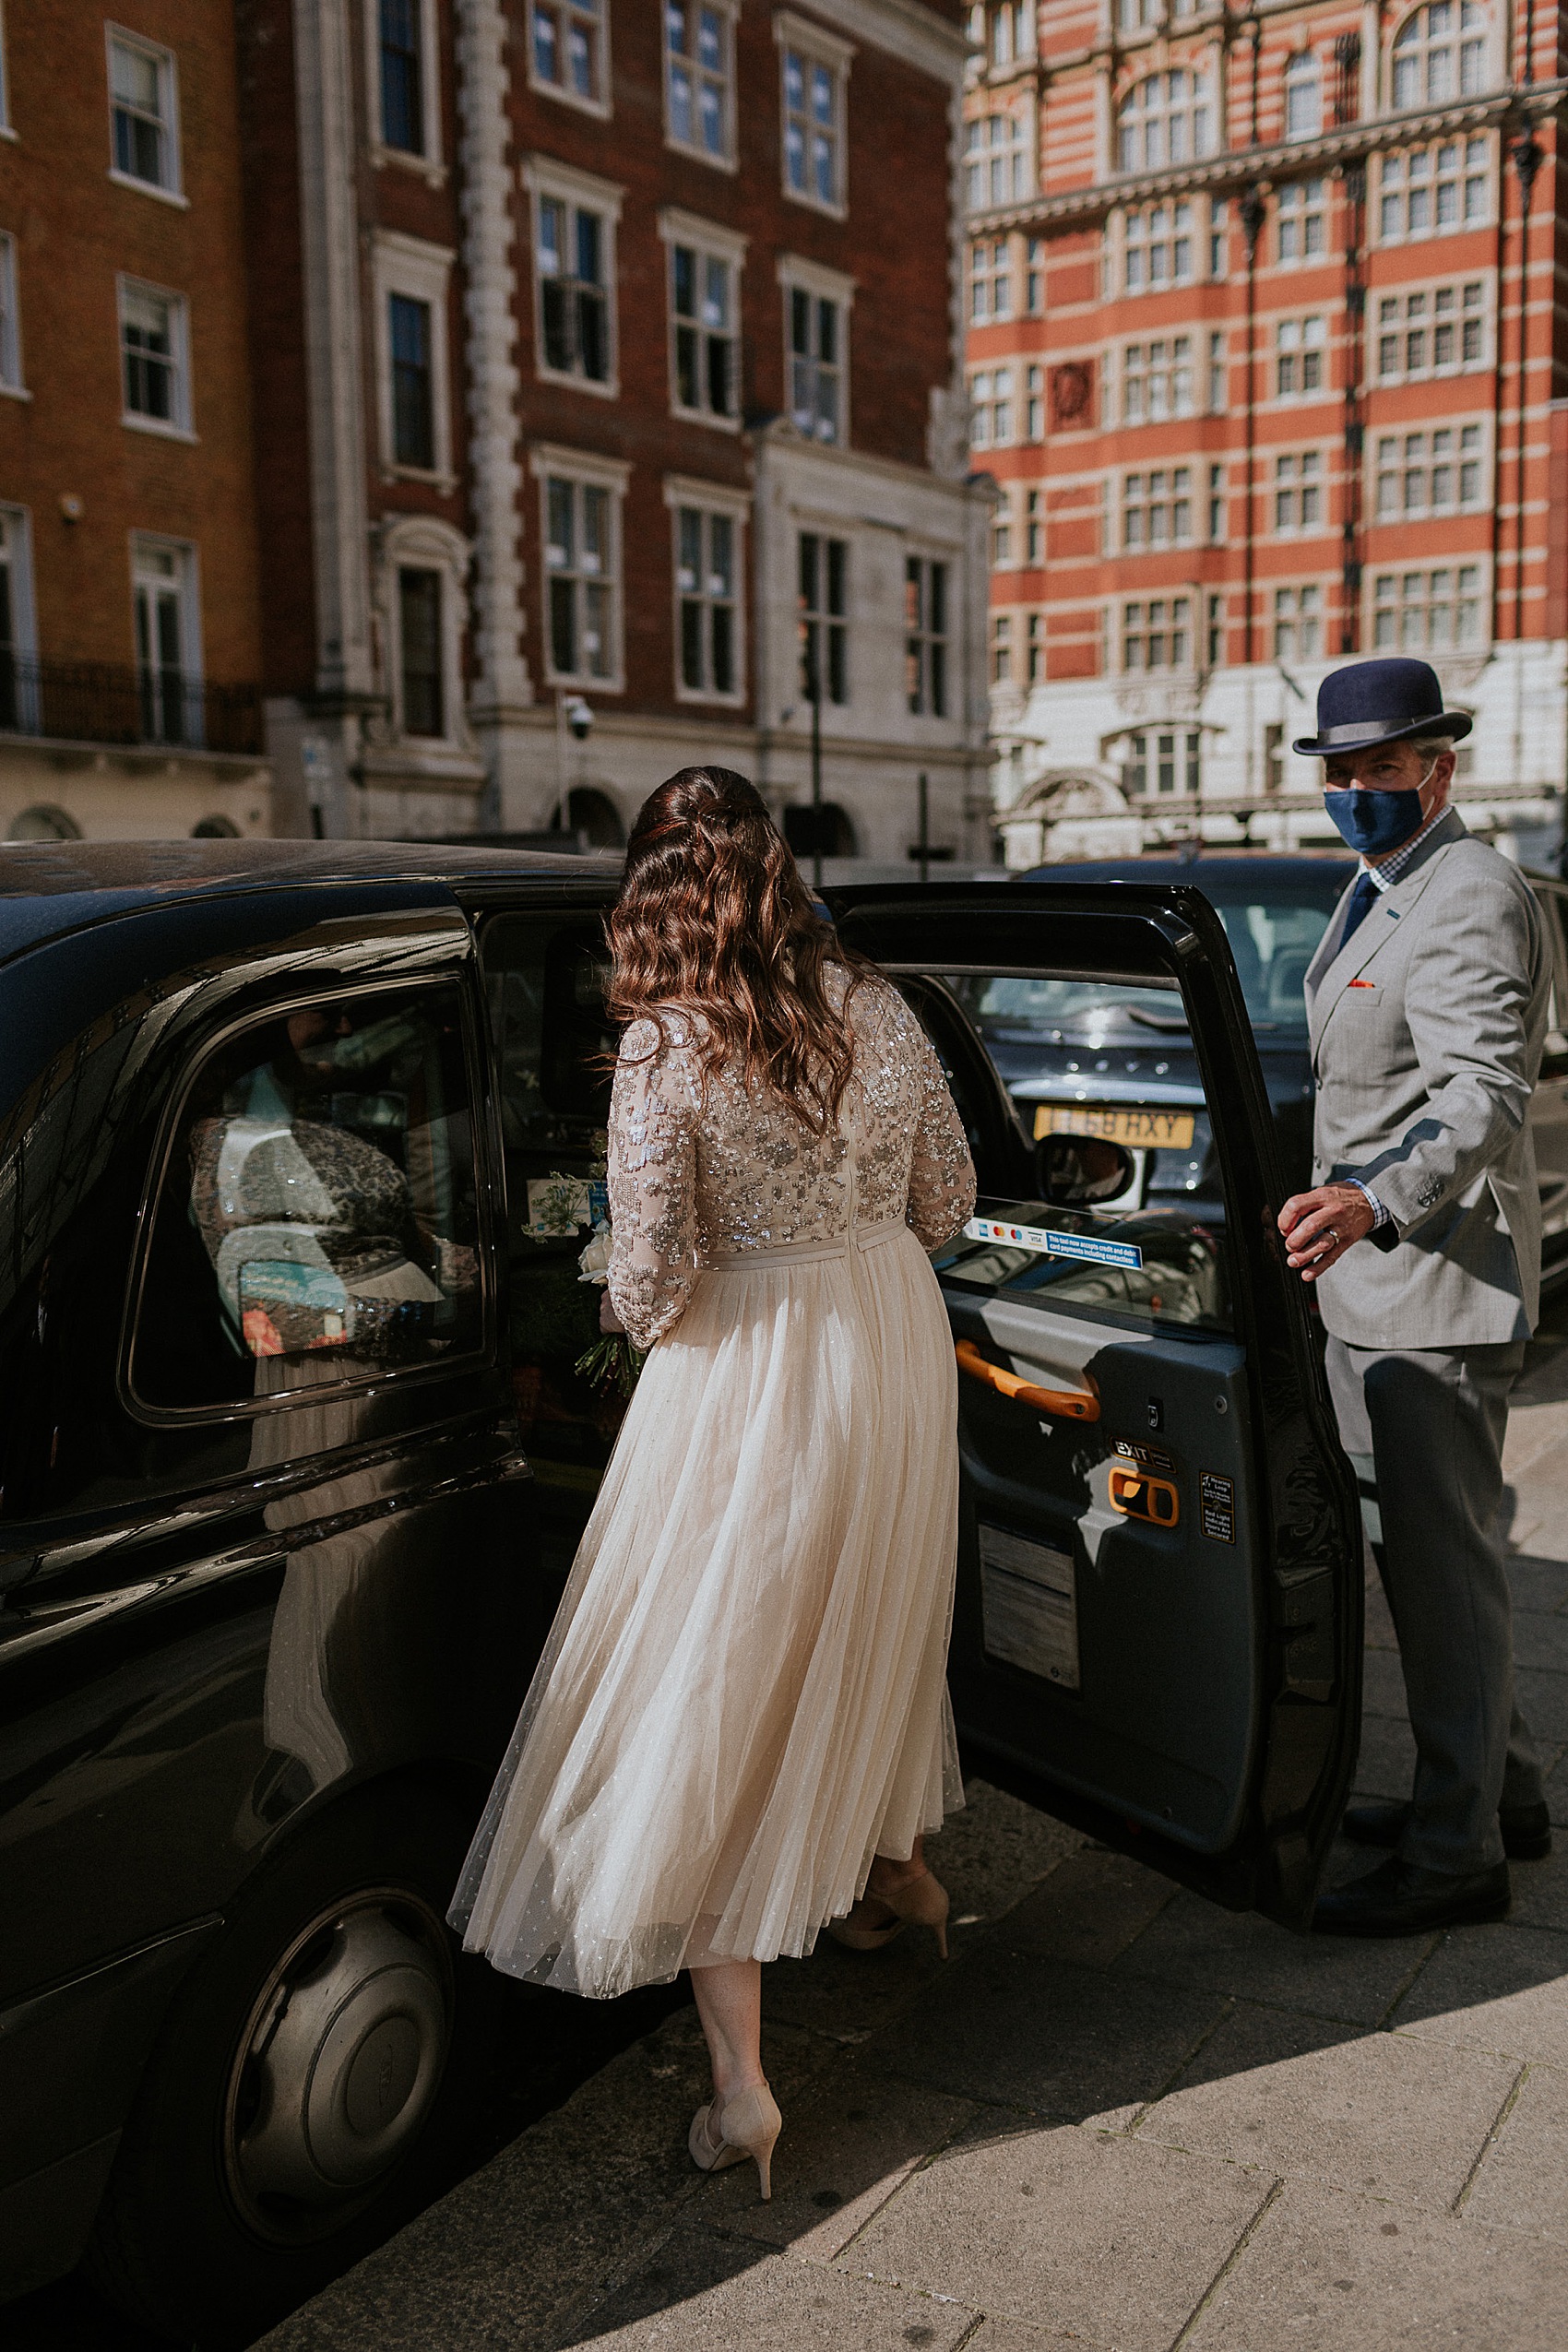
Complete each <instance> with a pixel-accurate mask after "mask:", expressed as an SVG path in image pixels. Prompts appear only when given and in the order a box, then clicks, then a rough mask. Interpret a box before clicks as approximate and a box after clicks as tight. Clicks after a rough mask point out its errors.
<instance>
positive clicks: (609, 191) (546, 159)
mask: <svg viewBox="0 0 1568 2352" xmlns="http://www.w3.org/2000/svg"><path fill="white" fill-rule="evenodd" d="M522 176H523V185H524V186H525V187H526V188H527V190H528V192H529V276H530V278H531V279H532V283H533V370H534V374H535V375H537V376H538V377H539V379H540V382H541V383H543V384H564V385H566V386H569V387H570V388H571V389H572V390H573V391H576V392H586V393H588V395H589V396H590V397H591V398H594V399H596V400H618V399H619V398H620V397H621V319H620V310H621V306H620V303H619V301H618V299H617V288H618V278H619V269H618V264H617V258H616V256H617V252H618V248H619V242H620V231H621V206H622V202H623V199H624V196H625V190H624V188H623V187H621V186H620V185H619V184H617V183H616V182H615V181H613V180H601V179H600V178H598V177H597V175H596V174H595V173H593V172H579V171H578V170H577V169H576V167H575V166H574V165H572V164H569V163H558V162H557V161H556V160H555V159H554V157H553V156H549V155H529V156H528V157H527V158H526V159H525V160H524V163H523V174H522ZM544 197H551V198H553V200H554V201H555V202H556V203H557V204H565V205H574V206H577V207H579V208H581V209H582V210H584V211H589V212H597V213H598V214H599V215H600V218H601V220H603V223H604V244H603V255H604V317H605V337H606V339H607V341H608V343H609V347H610V350H609V358H610V372H609V374H607V375H606V376H605V378H604V381H603V382H602V383H600V381H599V380H598V378H597V377H595V376H591V375H578V374H574V373H573V371H572V370H571V369H570V368H561V367H549V366H547V365H546V363H545V357H544V279H543V276H542V274H541V272H540V266H539V208H540V200H541V199H542V198H544Z"/></svg>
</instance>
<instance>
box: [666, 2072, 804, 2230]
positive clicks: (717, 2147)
mask: <svg viewBox="0 0 1568 2352" xmlns="http://www.w3.org/2000/svg"><path fill="white" fill-rule="evenodd" d="M782 2128H783V2118H782V2117H781V2116H780V2114H779V2112H778V2107H777V2105H776V2103H775V2101H774V2097H773V2093H772V2092H771V2091H770V2090H769V2089H768V2087H767V2085H766V2083H748V2084H747V2085H745V2087H744V2089H743V2090H739V2091H731V2094H730V2097H728V2098H727V2099H726V2100H725V2101H724V2103H723V2105H722V2107H720V2105H719V2101H718V2100H717V2099H710V2100H709V2101H708V2103H707V2106H706V2107H699V2108H698V2109H697V2111H696V2113H695V2115H694V2116H693V2118H692V2128H691V2130H690V2132H688V2133H687V2134H686V2146H687V2148H688V2149H689V2150H690V2152H691V2158H692V2162H693V2163H694V2164H695V2165H696V2166H697V2167H698V2168H699V2170H701V2171H703V2172H727V2171H728V2170H729V2168H730V2167H731V2165H732V2164H744V2162H745V2160H746V2158H747V2157H748V2156H750V2157H751V2158H752V2159H753V2161H754V2164H755V2166H756V2168H757V2179H758V2180H760V2182H761V2183H762V2201H763V2204H769V2203H770V2202H771V2200H772V2196H773V2178H772V2168H773V2144H774V2142H775V2141H776V2140H777V2139H778V2134H779V2132H780V2131H781V2130H782Z"/></svg>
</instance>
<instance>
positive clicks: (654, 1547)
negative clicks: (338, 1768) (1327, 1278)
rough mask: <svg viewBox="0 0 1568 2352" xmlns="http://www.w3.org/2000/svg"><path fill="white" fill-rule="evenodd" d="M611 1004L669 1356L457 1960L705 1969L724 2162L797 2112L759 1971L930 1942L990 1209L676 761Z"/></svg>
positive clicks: (626, 1297) (505, 1784) (746, 796)
mask: <svg viewBox="0 0 1568 2352" xmlns="http://www.w3.org/2000/svg"><path fill="white" fill-rule="evenodd" d="M609 936H610V944H611V949H612V956H613V959H614V970H613V979H612V992H611V998H610V1004H611V1010H612V1014H613V1015H614V1016H616V1017H617V1018H618V1019H621V1020H624V1022H625V1023H626V1024H627V1027H626V1029H625V1033H624V1038H623V1039H622V1044H621V1051H620V1058H619V1061H618V1063H617V1065H616V1072H615V1083H614V1090H613V1097H612V1109H611V1118H610V1205H611V1214H612V1223H613V1242H612V1254H611V1264H610V1279H609V1290H608V1299H607V1302H606V1309H605V1318H604V1319H605V1321H606V1327H607V1328H610V1329H612V1330H615V1329H624V1330H625V1331H627V1332H628V1333H629V1334H630V1335H631V1337H632V1339H633V1341H634V1342H635V1344H636V1346H637V1347H638V1348H647V1349H649V1350H650V1353H649V1355H648V1358H647V1364H646V1366H645V1368H644V1371H643V1373H642V1377H641V1380H640V1381H639V1383H638V1385H637V1388H636V1394H635V1395H634V1396H633V1399H632V1405H631V1409H630V1411H629V1412H628V1414H627V1417H626V1420H625V1423H624V1427H623V1430H622V1432H621V1436H620V1440H619V1443H618V1444H617V1446H616V1449H615V1453H614V1456H613V1458H612V1461H611V1464H610V1467H609V1469H608V1471H607V1473H606V1475H605V1479H604V1483H603V1486H602V1487H601V1489H600V1494H599V1498H598V1501H597V1503H596V1505H595V1508H594V1511H593V1515H592V1517H591V1518H590V1519H589V1521H588V1527H587V1530H586V1532H585V1534H584V1537H583V1540H582V1545H581V1549H580V1550H579V1551H578V1553H577V1557H576V1563H575V1565H574V1568H573V1571H572V1574H571V1578H570V1580H569V1582H568V1584H567V1586H566V1590H565V1594H564V1598H563V1599H562V1603H561V1608H560V1610H559V1612H558V1614H557V1617H556V1620H555V1623H554V1626H553V1629H552V1633H551V1636H550V1640H549V1642H548V1644H547V1645H546V1647H545V1651H544V1655H543V1657H541V1659H540V1664H539V1668H538V1670H537V1672H536V1673H535V1675H534V1679H533V1682H532V1685H531V1687H530V1689H529V1694H528V1698H527V1701H526V1703H525V1705H524V1707H523V1711H522V1715H521V1717H520V1718H519V1721H518V1724H517V1731H516V1734H515V1735H514V1738H513V1740H512V1743H511V1746H510V1748H509V1750H508V1752H507V1754H506V1758H505V1763H504V1764H503V1766H502V1769H501V1772H500V1775H499V1776H498V1778H497V1780H496V1783H495V1787H494V1789H493V1792H492V1795H491V1800H490V1803H489V1805H488V1806H487V1808H486V1811H485V1813H484V1817H483V1820H482V1821H481V1824H480V1827H479V1831H478V1833H477V1835H476V1836H475V1839H474V1843H473V1847H472V1848H471V1850H470V1852H469V1858H468V1861H467V1863H466V1864H465V1866H464V1870H463V1874H462V1878H461V1880H460V1882H459V1884H458V1888H457V1895H456V1897H455V1899H454V1904H453V1909H452V1914H451V1916H452V1920H453V1924H454V1925H455V1926H457V1927H459V1928H461V1929H463V1930H464V1942H465V1944H466V1946H467V1948H468V1949H469V1951H478V1952H483V1953H485V1954H488V1956H489V1958H490V1959H491V1960H492V1961H493V1964H494V1966H496V1967H498V1968H502V1969H505V1970H506V1971H507V1972H508V1973H509V1974H511V1975H514V1976H518V1977H526V1978H532V1979H533V1980H535V1981H536V1982H540V1983H543V1984H550V1985H556V1986H560V1987H564V1989H565V1990H569V1991H572V1992H577V1993H584V1994H588V1995H590V1996H593V1997H597V1998H606V1997H608V1996H611V1995H612V1994H616V1993H622V1992H625V1991H626V1990H629V1988H631V1987H632V1986H634V1985H640V1984H648V1983H657V1982H665V1981H668V1980H669V1979H670V1978H672V1977H673V1976H674V1975H675V1974H676V1972H677V1971H678V1970H679V1969H681V1968H689V1969H690V1970H691V1972H692V1985H693V1989H694V1991H695V1996H696V2005H697V2011H698V2014H699V2015H700V2017H701V2019H702V2026H703V2032H704V2034H705V2035H706V2037H707V2046H708V2051H709V2055H710V2057H711V2059H712V2062H713V2098H712V2101H711V2103H710V2104H709V2105H707V2106H705V2107H703V2108H699V2110H698V2112H697V2114H696V2116H695V2120H694V2121H693V2124H692V2130H691V2137H690V2147H691V2153H692V2156H693V2157H694V2159H695V2162H696V2163H697V2164H698V2165H700V2166H701V2167H702V2168H704V2169H705V2170H716V2169H718V2168H720V2167H722V2166H725V2165H729V2164H735V2163H740V2162H742V2161H743V2159H744V2158H745V2157H746V2156H752V2157H754V2159H755V2161H756V2165H757V2169H758V2173H759V2176H760V2180H761V2185H762V2193H763V2195H764V2196H765V2197H766V2196H767V2195H768V2194H769V2163H770V2159H771V2156H772V2150H773V2144H774V2141H775V2140H776V2139H777V2137H778V2130H779V2116H778V2108H777V2107H776V2106H775V2104H774V2102H773V2098H772V2097H771V2095H770V2093H769V2091H768V2087H767V2084H766V2080H765V2078H764V2075H763V2071H762V2057H761V2040H760V2037H761V2005H762V1996H761V1973H760V1963H761V1962H763V1961H764V1960H771V1959H774V1958H776V1957H777V1956H778V1954H781V1953H789V1954H802V1953H807V1952H809V1951H810V1950H811V1949H812V1947H813V1945H814V1942H815V1940H816V1936H817V1932H818V1930H819V1929H821V1928H822V1927H823V1926H824V1924H825V1923H826V1922H827V1921H830V1920H831V1921H839V1920H842V1919H843V1918H844V1915H845V1914H847V1913H849V1912H850V1911H851V1909H853V1910H854V1912H855V1919H854V1921H853V1922H852V1923H851V1924H850V1925H849V1926H848V1927H841V1928H840V1929H839V1930H837V1931H838V1932H839V1933H840V1934H842V1936H843V1937H844V1939H845V1940H846V1941H848V1942H853V1943H856V1944H859V1945H861V1946H862V1947H865V1946H870V1945H872V1944H874V1943H878V1942H884V1941H885V1940H886V1937H887V1936H888V1935H890V1934H892V1933H895V1932H897V1928H898V1926H899V1925H900V1923H901V1922H902V1921H904V1920H906V1919H915V1920H919V1921H921V1922H923V1923H925V1924H927V1925H929V1926H931V1927H932V1928H933V1929H934V1930H936V1933H937V1936H938V1938H939V1941H941V1942H942V1944H943V1948H944V1950H945V1922H946V1917H947V1897H946V1895H945V1894H944V1891H943V1889H942V1888H941V1887H940V1886H939V1885H938V1883H937V1882H936V1881H935V1879H934V1878H932V1875H931V1873H930V1872H929V1871H927V1870H926V1868H925V1864H924V1861H923V1859H922V1855H921V1835H922V1833H924V1832H926V1831H930V1830H933V1829H936V1828H939V1827H940V1825H941V1823H942V1819H943V1815H944V1811H948V1810H951V1809H952V1808H954V1807H956V1806H957V1805H959V1804H961V1803H962V1801H963V1796H962V1789H961V1785H960V1783H959V1779H958V1774H957V1765H956V1746H955V1741H954V1736H953V1725H952V1716H951V1713H950V1711H949V1708H948V1704H947V1693H946V1683H945V1679H944V1678H945V1668H946V1653H947V1640H948V1633H949V1627H950V1621H951V1614H952V1601H953V1580H954V1565H955V1557H956V1542H957V1503H958V1458H957V1442H956V1421H957V1398H956V1373H955V1366H954V1360H953V1348H952V1343H951V1339H950V1336H949V1334H948V1328H947V1320H946V1316H945V1313H944V1309H943V1304H942V1298H941V1293H940V1291H939V1289H938V1286H937V1282H936V1278H935V1277H934V1275H933V1274H932V1269H931V1265H930V1263H929V1260H928V1257H927V1254H926V1253H927V1252H928V1251H931V1250H934V1249H935V1248H937V1247H938V1246H939V1245H940V1244H941V1243H942V1242H944V1241H947V1240H948V1239H949V1238H950V1237H951V1236H952V1235H953V1234H954V1233H955V1232H956V1231H957V1229H959V1227H960V1226H961V1225H962V1224H963V1223H964V1221H965V1219H966V1218H968V1216H969V1214H970V1212H971V1210H972V1207H973V1205H974V1190H975V1180H974V1170H973V1167H972V1166H971V1164H970V1159H969V1153H968V1146H967V1144H966V1142H965V1137H964V1131H963V1128H962V1126H961V1125H960V1123H959V1120H958V1116H957V1113H956V1111H955V1109H954V1106H953V1101H952V1098H951V1097H950V1095H949V1094H948V1091H947V1087H946V1085H945V1083H944V1079H943V1075H942V1072H941V1068H940V1066H939V1064H938V1063H937V1059H936V1056H935V1054H934V1052H933V1051H932V1048H931V1045H930V1044H929V1042H928V1041H927V1039H926V1037H925V1035H924V1033H923V1031H922V1030H921V1027H920V1025H919V1023H918V1022H917V1020H916V1019H915V1017H914V1016H913V1014H912V1013H910V1012H909V1008H908V1007H907V1006H906V1004H904V1002H903V1000H902V998H901V997H900V996H899V995H898V994H897V992H896V991H895V990H894V989H893V988H892V987H891V986H890V985H889V984H888V982H887V981H886V980H884V979H883V978H882V976H881V975H880V973H878V972H877V970H876V969H875V968H874V967H873V965H871V964H868V963H866V962H865V961H864V960H863V959H861V958H860V957H857V956H851V955H849V954H848V953H847V952H846V951H845V950H844V949H842V948H840V947H839V946H837V944H836V942H835V940H834V937H833V933H832V932H831V931H830V930H829V929H828V927H827V925H826V923H824V922H823V921H820V920H819V918H818V917H817V915H816V914H815V913H814V909H813V907H812V904H811V901H810V899H809V898H808V897H807V895H806V892H805V889H804V887H803V885H802V882H801V879H800V876H799V874H798V873H797V872H796V868H795V863H794V860H793V858H792V857H791V855H790V851H789V850H788V849H786V847H785V845H784V842H783V840H782V838H781V837H780V835H779V834H778V830H777V828H776V827H775V826H774V824H773V822H772V820H771V818H770V817H769V816H768V814H767V811H766V808H765V806H764V804H763V802H762V801H761V799H760V798H759V796H758V795H757V793H756V792H755V791H754V789H753V788H752V786H751V785H750V784H748V783H747V782H746V780H745V778H743V777H741V776H737V775H735V774H733V773H732V772H731V771H730V770H728V769H726V768H719V767H707V768H702V767H688V768H683V769H682V770H681V772H680V773H679V774H678V775H676V776H672V777H671V778H670V780H669V782H668V783H667V784H663V785H661V786H660V787H659V790H658V791H656V792H655V793H653V794H652V796H651V797H650V798H649V800H648V801H647V802H646V803H645V805H644V807H643V809H642V811H641V814H639V816H638V818H637V822H636V829H635V831H634V832H633V835H632V838H631V843H630V846H629V848H628V850H627V855H626V871H625V879H624V884H623V885H622V890H621V896H620V898H619V901H618V902H617V904H616V907H615V909H614V911H613V913H612V916H611V918H610V923H609Z"/></svg>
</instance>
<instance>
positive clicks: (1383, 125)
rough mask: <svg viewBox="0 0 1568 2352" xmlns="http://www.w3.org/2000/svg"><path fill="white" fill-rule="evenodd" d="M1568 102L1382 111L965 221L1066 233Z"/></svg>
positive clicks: (1542, 89)
mask: <svg viewBox="0 0 1568 2352" xmlns="http://www.w3.org/2000/svg"><path fill="white" fill-rule="evenodd" d="M1565 99H1568V79H1562V80H1558V81H1550V82H1536V83H1535V84H1533V85H1532V86H1531V87H1530V88H1529V89H1499V90H1493V91H1491V93H1490V94H1489V95H1487V96H1485V97H1480V98H1469V99H1465V100H1463V101H1460V102H1459V103H1458V104H1457V105H1454V106H1442V107H1436V108H1419V109H1417V110H1416V111H1415V112H1413V113H1407V114H1378V115H1372V116H1369V117H1368V118H1367V119H1366V120H1365V121H1364V122H1360V123H1347V124H1345V125H1343V126H1342V127H1341V128H1340V129H1337V130H1333V131H1321V132H1320V133H1319V134H1318V136H1317V137H1316V138H1310V139H1281V140H1277V141H1276V142H1275V143H1274V144H1273V145H1272V146H1268V147H1244V148H1227V149H1225V150H1224V151H1223V152H1222V153H1220V154H1218V155H1206V156H1204V157H1203V158H1202V159H1201V160H1199V161H1197V162H1194V163H1180V164H1171V165H1169V166H1168V167H1167V168H1166V169H1165V170H1164V171H1162V172H1120V173H1116V174H1113V175H1112V176H1111V178H1109V179H1105V180H1097V181H1096V182H1095V183H1094V184H1093V185H1092V186H1090V187H1084V188H1070V189H1065V190H1063V193H1062V194H1061V195H1060V196H1034V197H1031V198H1029V199H1027V200H1026V201H1025V202H1024V203H1021V204H1004V205H996V206H992V207H991V208H988V209H987V210H985V211H983V212H971V213H969V214H968V215H967V216H966V219H965V222H964V227H965V231H966V232H967V233H968V234H971V235H980V236H983V235H987V234H989V233H991V232H994V231H996V230H998V229H1067V228H1074V227H1076V226H1078V225H1079V224H1081V223H1084V222H1087V221H1093V220H1102V219H1103V218H1104V216H1105V215H1106V214H1107V213H1108V212H1114V211H1117V210H1119V209H1120V208H1121V207H1122V206H1123V205H1133V204H1148V203H1152V202H1154V201H1156V200H1157V199H1158V198H1159V197H1160V196H1188V195H1191V194H1193V193H1194V192H1195V191H1210V190H1212V191H1213V192H1214V193H1215V194H1217V195H1226V194H1231V193H1234V191H1235V190H1237V189H1238V188H1244V187H1248V186H1250V185H1251V184H1252V183H1253V181H1257V180H1263V181H1270V180H1275V179H1278V178H1283V177H1287V176H1289V177H1291V178H1295V177H1298V176H1299V175H1300V174H1301V172H1306V171H1311V170H1312V169H1313V166H1314V165H1315V166H1316V167H1317V168H1318V169H1319V170H1320V171H1321V170H1324V169H1327V168H1329V167H1332V166H1334V165H1336V164H1344V163H1355V162H1359V161H1360V160H1361V158H1362V157H1363V156H1368V155H1375V154H1377V153H1379V152H1380V151H1381V150H1382V149H1383V148H1392V147H1402V146H1408V145H1410V144H1412V143H1414V142H1416V141H1418V140H1423V139H1435V138H1442V137H1444V136H1445V135H1453V134H1455V133H1460V132H1466V131H1484V130H1495V129H1496V128H1497V126H1498V125H1499V124H1503V123H1510V122H1512V123H1526V122H1527V123H1532V124H1534V123H1540V122H1545V121H1548V120H1550V118H1551V117H1552V116H1554V115H1556V114H1557V113H1560V112H1561V111H1562V105H1563V101H1564V100H1565Z"/></svg>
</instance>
